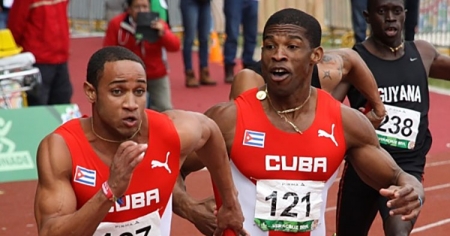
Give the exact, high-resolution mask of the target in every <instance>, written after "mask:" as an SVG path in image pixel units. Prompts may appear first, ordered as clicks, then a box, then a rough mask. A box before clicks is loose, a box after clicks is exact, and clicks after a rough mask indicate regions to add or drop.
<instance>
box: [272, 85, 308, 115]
mask: <svg viewBox="0 0 450 236" xmlns="http://www.w3.org/2000/svg"><path fill="white" fill-rule="evenodd" d="M266 89H268V90H269V91H267V93H268V97H269V102H271V106H272V108H273V109H274V110H275V111H276V112H277V113H282V114H287V113H291V115H294V114H299V113H301V111H302V110H303V108H304V107H305V106H307V104H308V102H309V99H310V97H311V93H312V90H313V89H312V87H311V86H307V87H305V88H303V89H302V90H301V91H300V92H295V93H294V94H291V95H288V96H280V95H277V94H274V93H271V92H270V88H266Z"/></svg>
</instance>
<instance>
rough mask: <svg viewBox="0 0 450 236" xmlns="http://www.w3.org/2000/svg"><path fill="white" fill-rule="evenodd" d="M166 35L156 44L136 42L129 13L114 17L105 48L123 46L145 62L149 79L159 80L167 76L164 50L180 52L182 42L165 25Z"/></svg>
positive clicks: (109, 25)
mask: <svg viewBox="0 0 450 236" xmlns="http://www.w3.org/2000/svg"><path fill="white" fill-rule="evenodd" d="M164 27H165V32H164V35H163V36H162V37H161V38H160V39H159V40H158V41H157V42H155V43H149V42H147V41H138V42H137V41H136V38H135V37H134V32H135V28H134V27H133V26H132V25H131V23H130V19H129V16H128V14H127V13H122V14H120V15H118V16H116V17H114V18H113V19H112V20H111V21H110V22H109V24H108V29H107V30H106V35H105V39H104V41H103V46H123V47H125V48H128V49H130V50H131V51H132V52H134V53H135V54H136V55H138V56H139V57H140V58H142V60H143V61H144V64H145V67H146V72H147V79H158V78H161V77H164V76H166V75H167V68H166V64H165V63H164V61H163V58H162V48H166V50H167V51H168V52H176V51H179V50H180V40H179V39H178V38H177V37H176V36H175V35H174V34H173V33H172V31H170V29H169V26H168V25H167V24H166V23H164Z"/></svg>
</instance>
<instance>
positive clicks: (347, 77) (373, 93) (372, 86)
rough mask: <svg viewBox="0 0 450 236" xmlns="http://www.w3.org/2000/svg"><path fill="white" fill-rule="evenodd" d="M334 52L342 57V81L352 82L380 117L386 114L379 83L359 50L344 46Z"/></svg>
mask: <svg viewBox="0 0 450 236" xmlns="http://www.w3.org/2000/svg"><path fill="white" fill-rule="evenodd" d="M332 52H333V53H336V54H338V55H340V56H341V57H342V61H343V70H342V73H343V75H342V82H344V83H349V84H352V85H353V86H354V87H355V88H356V89H357V90H358V91H359V92H360V93H361V94H362V95H363V96H364V97H365V98H366V99H367V100H368V102H369V103H370V104H371V105H372V107H373V109H374V111H375V114H376V115H377V116H379V117H382V116H384V115H385V114H386V110H385V108H384V105H383V102H382V101H381V99H380V94H379V92H378V85H377V83H376V81H375V78H374V76H373V74H372V72H371V71H370V69H369V68H368V67H367V65H366V63H365V62H364V60H363V59H362V58H361V57H360V56H359V54H358V53H357V52H355V51H354V50H352V49H350V48H343V49H339V50H334V51H332ZM342 100H343V99H342ZM342 100H341V101H342Z"/></svg>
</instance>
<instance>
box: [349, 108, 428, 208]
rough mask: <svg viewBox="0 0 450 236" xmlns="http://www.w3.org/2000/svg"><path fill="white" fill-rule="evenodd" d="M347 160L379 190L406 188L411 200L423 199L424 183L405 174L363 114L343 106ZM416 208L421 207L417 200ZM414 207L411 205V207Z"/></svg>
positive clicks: (368, 182) (366, 181) (367, 181)
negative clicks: (379, 140)
mask: <svg viewBox="0 0 450 236" xmlns="http://www.w3.org/2000/svg"><path fill="white" fill-rule="evenodd" d="M341 107H342V117H343V125H344V130H345V131H346V132H345V139H346V144H347V155H348V160H349V161H350V162H351V163H352V165H353V167H354V168H355V170H356V172H357V173H358V175H359V176H360V177H361V179H362V180H363V181H364V182H365V183H367V184H368V185H370V186H371V187H372V188H374V189H376V190H380V189H381V188H388V187H389V186H391V185H398V186H404V187H405V186H406V187H405V189H406V191H408V190H407V189H408V188H409V189H410V190H411V193H408V194H407V195H409V196H408V197H407V199H408V200H411V201H413V200H417V197H418V196H420V197H421V198H422V199H423V198H424V191H423V187H422V184H421V183H420V182H419V181H418V180H417V179H416V178H415V177H413V176H412V175H409V174H407V173H406V172H404V171H403V170H402V169H401V168H400V167H399V166H398V165H397V164H396V163H395V161H394V160H393V159H392V157H391V156H390V155H389V153H388V152H386V151H385V150H384V149H382V148H381V146H380V144H379V142H378V138H377V136H376V134H375V131H374V129H373V128H372V126H371V125H370V123H369V121H368V120H367V119H366V118H365V117H364V116H363V115H362V114H360V113H358V112H357V111H355V110H352V109H351V108H349V107H346V106H344V105H341ZM413 190H414V191H413ZM414 204H416V205H413V206H415V207H417V206H418V201H417V202H415V203H414ZM410 207H412V206H410Z"/></svg>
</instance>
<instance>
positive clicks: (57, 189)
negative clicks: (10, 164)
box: [34, 134, 112, 235]
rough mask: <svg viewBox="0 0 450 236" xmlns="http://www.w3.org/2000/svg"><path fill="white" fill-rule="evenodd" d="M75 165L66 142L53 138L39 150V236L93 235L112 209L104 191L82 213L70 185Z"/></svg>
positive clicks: (54, 136)
mask: <svg viewBox="0 0 450 236" xmlns="http://www.w3.org/2000/svg"><path fill="white" fill-rule="evenodd" d="M71 166H72V162H71V157H70V153H69V150H68V148H67V146H66V144H65V142H64V140H63V138H62V137H61V136H59V135H57V134H51V135H49V136H47V137H46V138H44V140H43V141H42V142H41V144H40V145H39V148H38V153H37V169H38V177H39V178H38V186H37V191H36V196H35V204H34V208H35V218H36V223H37V226H38V230H39V235H92V234H94V232H95V230H96V229H97V227H98V225H99V223H100V222H101V220H102V219H103V218H104V217H105V216H106V214H107V213H108V211H109V209H110V208H111V206H112V203H111V201H109V200H108V199H107V198H106V197H105V195H104V194H103V193H102V192H101V190H100V191H99V192H98V193H97V194H95V195H94V196H93V197H92V198H91V199H90V200H89V201H88V202H87V203H86V204H85V205H84V206H83V207H81V208H80V209H79V210H77V209H76V207H77V200H76V197H75V193H74V192H73V190H72V186H71V184H70V178H71V175H72V174H71V172H72V168H71Z"/></svg>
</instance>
